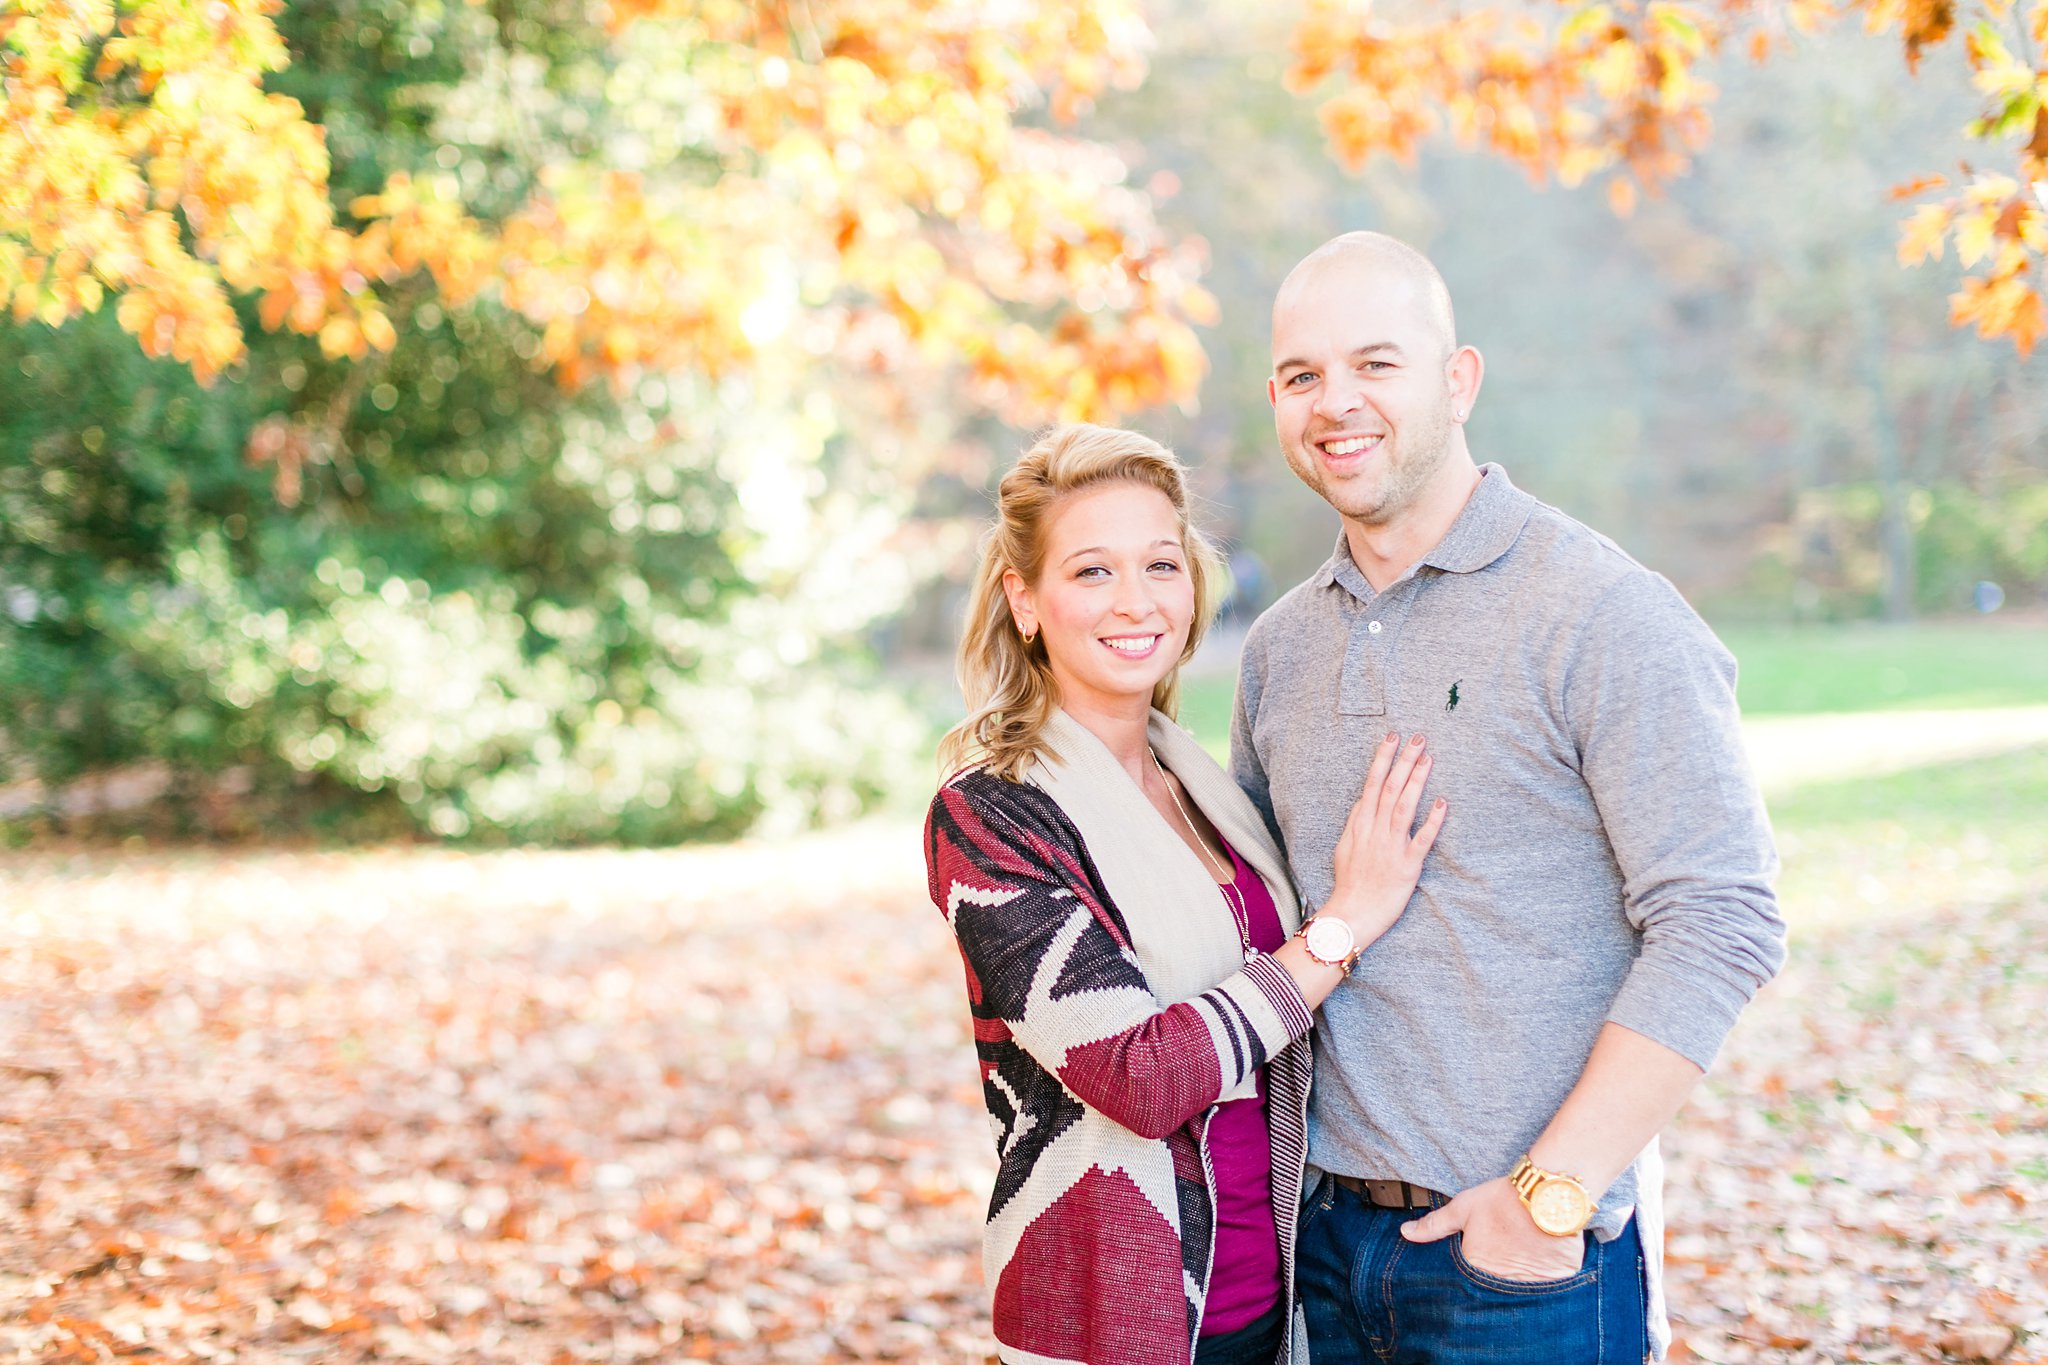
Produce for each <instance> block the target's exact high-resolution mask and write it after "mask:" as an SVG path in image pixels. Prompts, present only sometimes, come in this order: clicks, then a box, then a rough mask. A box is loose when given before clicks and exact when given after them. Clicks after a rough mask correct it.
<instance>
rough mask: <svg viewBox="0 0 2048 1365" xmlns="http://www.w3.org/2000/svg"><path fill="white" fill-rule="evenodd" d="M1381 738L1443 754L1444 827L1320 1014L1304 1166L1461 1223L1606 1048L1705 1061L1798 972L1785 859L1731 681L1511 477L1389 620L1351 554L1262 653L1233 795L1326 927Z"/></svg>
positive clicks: (1605, 556)
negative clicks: (1610, 1044) (1746, 1008)
mask: <svg viewBox="0 0 2048 1365" xmlns="http://www.w3.org/2000/svg"><path fill="white" fill-rule="evenodd" d="M1389 730H1397V731H1399V732H1401V733H1402V734H1404V735H1410V734H1414V733H1416V732H1417V731H1420V732H1421V733H1423V734H1425V735H1427V736H1428V738H1429V747H1430V752H1431V753H1432V754H1434V755H1435V757H1436V762H1435V770H1434V772H1433V773H1432V775H1431V777H1430V790H1429V792H1428V794H1427V796H1426V797H1425V799H1427V797H1433V796H1442V797H1445V798H1447V799H1448V800H1449V801H1450V812H1449V816H1448V818H1447V820H1446V822H1445V824H1444V829H1443V833H1442V835H1441V837H1440V838H1439V839H1438V841H1437V844H1436V847H1435V849H1434V851H1433V852H1432V853H1431V855H1430V857H1429V859H1428V860H1427V861H1426V862H1425V864H1424V866H1423V871H1422V880H1421V884H1420V885H1419V886H1418V887H1417V888H1416V893H1415V896H1414V898H1413V899H1412V900H1410V902H1409V904H1408V909H1407V911H1406V913H1405V914H1403V916H1402V917H1401V919H1400V920H1399V921H1398V922H1397V923H1396V924H1395V925H1394V927H1393V928H1392V929H1391V930H1389V931H1388V933H1387V934H1386V935H1385V936H1384V937H1383V938H1381V939H1380V940H1379V942H1377V943H1375V944H1374V945H1373V946H1372V947H1371V948H1369V949H1367V950H1366V953H1365V955H1364V956H1363V957H1362V958H1360V959H1359V962H1358V965H1357V967H1356V968H1355V969H1354V970H1353V971H1352V973H1351V976H1350V978H1349V979H1348V980H1346V981H1345V982H1344V983H1343V984H1341V985H1340V986H1339V987H1338V988H1337V990H1336V992H1335V993H1334V994H1332V995H1331V996H1330V998H1329V1000H1328V1001H1327V1002H1326V1003H1325V1004H1324V1005H1323V1011H1322V1018H1321V1020H1320V1022H1319V1023H1318V1026H1317V1028H1316V1032H1315V1053H1316V1075H1315V1094H1314V1100H1313V1102H1312V1105H1311V1109H1310V1116H1309V1144H1310V1146H1309V1160H1310V1163H1311V1164H1312V1165H1314V1166H1316V1167H1319V1168H1321V1169H1323V1170H1328V1171H1334V1172H1338V1173H1341V1174H1346V1175H1353V1176H1363V1177H1393V1178H1398V1179H1402V1180H1409V1181H1413V1182H1415V1183H1416V1184H1420V1185H1427V1186H1430V1187H1432V1188H1434V1189H1439V1190H1443V1191H1446V1192H1449V1193H1455V1192H1457V1191H1459V1190H1463V1189H1466V1188H1468V1187H1470V1186H1473V1185H1476V1184H1479V1183H1481V1182H1482V1181H1486V1180H1490V1179H1492V1178H1494V1177H1495V1176H1500V1175H1505V1174H1506V1173H1507V1171H1508V1168H1509V1167H1510V1166H1511V1165H1512V1164H1513V1162H1514V1160H1515V1158H1516V1157H1517V1156H1519V1155H1520V1154H1521V1153H1523V1152H1525V1151H1527V1150H1528V1148H1529V1146H1530V1144H1531V1143H1532V1142H1533V1141H1534V1140H1535V1139H1536V1137H1537V1136H1538V1135H1539V1134H1540V1133H1541V1132H1542V1131H1543V1129H1544V1127H1545V1125H1546V1124H1548V1123H1549V1121H1550V1119H1551V1116H1552V1115H1553V1114H1554V1113H1555V1112H1556V1110H1557V1108H1558V1106H1559V1105H1560V1104H1561V1103H1562V1102H1563V1100H1564V1097H1565V1095H1566V1093H1567V1092H1568V1091H1569V1090H1570V1089H1571V1088H1572V1086H1573V1084H1574V1083H1576V1082H1577V1080H1578V1078H1579V1074H1580V1072H1581V1071H1582V1070H1583V1068H1584V1066H1585V1062H1586V1058H1587V1055H1588V1053H1589V1052H1590V1051H1591V1049H1592V1046H1593V1041H1594V1038H1595V1036H1596V1035H1597V1034H1598V1032H1599V1030H1600V1027H1601V1025H1602V1023H1603V1022H1605V1021H1607V1020H1613V1021H1614V1022H1615V1023H1618V1024H1621V1025H1624V1026H1625V1027H1627V1028H1629V1029H1632V1030H1634V1031H1635V1032H1637V1033H1640V1034H1642V1035H1644V1036H1645V1037H1648V1038H1651V1039H1653V1040H1655V1041H1656V1042H1659V1043H1662V1044H1664V1045H1665V1046H1666V1047H1669V1048H1671V1049H1673V1050H1674V1051H1677V1052H1679V1053H1682V1054H1684V1055H1685V1056H1686V1057H1688V1058H1690V1059H1692V1060H1693V1061H1694V1062H1697V1063H1698V1064H1699V1065H1700V1066H1701V1067H1705V1066H1707V1065H1708V1064H1709V1063H1711V1062H1712V1061H1713V1059H1714V1054H1715V1052H1716V1050H1717V1049H1718V1048H1719V1047H1720V1044H1721V1039H1722V1037H1723V1036H1724V1035H1725V1034H1726V1033H1727V1031H1728V1029H1729V1027H1730V1025H1732V1024H1733V1023H1734V1021H1735V1016H1736V1014H1737V1013H1738V1012H1739V1011H1740V1010H1741V1008H1742V1006H1743V1005H1744V1003H1745V1002H1747V1001H1748V999H1749V998H1750V996H1751V995H1752V994H1753V993H1754V992H1755V991H1756V989H1757V987H1758V986H1760V985H1762V984H1763V983H1764V982H1765V981H1766V980H1768V979H1769V978H1770V977H1771V975H1772V973H1774V972H1775V971H1776V970H1777V968H1778V965H1779V963H1780V962H1781V961H1782V960H1783V955H1784V946H1783V945H1784V924H1783V921H1782V920H1781V919H1780V918H1779V915H1778V909H1777V904H1776V901H1775V899H1774V897H1773V895H1772V891H1771V881H1772V878H1773V877H1774V875H1775V873H1776V870H1777V858H1776V854H1775V852H1774V850H1773V847H1772V842H1771V832H1770V826H1769V824H1768V822H1767V820H1766V818H1765V815H1764V808H1763V802H1762V800H1761V798H1760V797H1759V795H1758V793H1757V788H1756V783H1755V781H1754V780H1753V779H1752V778H1751V776H1750V772H1749V766H1748V761H1747V758H1746V757H1745V755H1744V752H1743V747H1742V738H1741V733H1740V730H1739V728H1738V725H1737V716H1736V707H1735V661H1734V659H1733V658H1732V657H1731V656H1730V655H1729V653H1728V651H1727V650H1726V649H1724V648H1723V647H1722V645H1721V643H1720V641H1718V640H1716V639H1715V638H1714V635H1713V632H1712V631H1710V630H1709V629H1708V628H1707V626H1706V624H1705V623H1704V622H1702V621H1701V620H1700V618H1699V617H1698V616H1697V615H1695V614H1694V612H1693V611H1692V609H1691V608H1690V607H1688V606H1687V605H1686V603H1685V600H1684V599H1683V598H1681V597H1680V596H1679V595H1678V593H1677V591H1676V590H1675V589H1674V588H1672V586H1671V584H1670V583H1668V582H1667V581H1666V580H1665V579H1664V578H1662V577H1661V576H1659V575H1657V574H1654V573H1652V572H1650V571H1649V570H1647V569H1645V568H1644V567H1643V566H1642V565H1640V564H1638V563H1636V562H1635V561H1634V560H1633V559H1630V558H1629V557H1628V556H1627V555H1626V554H1624V553H1623V552H1622V551H1621V550H1620V549H1619V548H1618V547H1617V546H1616V545H1615V544H1614V542H1612V541H1610V540H1608V539H1607V538H1606V537H1605V536H1602V535H1599V534H1597V533H1596V532H1594V531H1591V530H1589V529H1588V528H1586V527H1585V526H1582V525H1580V524H1579V523H1578V522H1576V521H1573V520H1572V519H1571V518H1570V517H1567V516H1565V515H1564V514H1563V513H1562V512H1559V511H1558V510H1557V509H1555V508H1553V507H1548V506H1546V505H1544V504H1543V503H1540V502H1538V501H1537V500H1536V499H1535V498H1533V497H1531V496H1529V495H1528V494H1527V493H1524V492H1522V491H1520V490H1519V489H1517V488H1516V487H1515V486H1514V485H1513V484H1512V483H1510V482H1509V481H1508V476H1507V473H1506V471H1504V470H1503V469H1501V467H1500V466H1499V465H1487V466H1485V468H1484V472H1483V477H1482V478H1481V480H1480V482H1479V486H1478V488H1477V490H1476V491H1475V492H1474V493H1473V495H1472V497H1471V500H1470V501H1469V502H1468V503H1467V504H1466V506H1465V509H1464V511H1463V513H1462V514H1461V515H1460V516H1459V518H1458V520H1457V522H1456V523H1455V524H1454V525H1453V526H1452V527H1451V529H1450V531H1449V533H1448V534H1446V535H1445V536H1444V538H1443V540H1442V541H1441V542H1440V543H1439V544H1438V545H1437V547H1436V548H1435V549H1434V550H1432V551H1430V552H1429V553H1428V554H1427V555H1425V556H1424V557H1423V559H1422V560H1421V562H1420V563H1419V564H1417V565H1416V566H1414V567H1413V568H1412V569H1410V570H1409V571H1408V572H1407V573H1406V574H1405V575H1403V576H1402V577H1401V579H1400V580H1399V581H1397V582H1395V583H1393V584H1390V585H1389V586H1388V587H1387V589H1386V590H1385V591H1384V592H1377V593H1376V592H1374V591H1373V589H1372V587H1371V585H1370V584H1368V583H1367V582H1366V581H1365V577H1364V575H1363V574H1361V573H1360V572H1359V570H1358V568H1357V566H1356V565H1355V564H1354V563H1353V562H1352V560H1351V556H1350V553H1349V551H1348V549H1347V548H1346V545H1345V541H1344V538H1343V537H1342V535H1339V537H1338V540H1337V552H1336V554H1335V555H1333V556H1332V557H1331V558H1330V561H1329V562H1328V563H1327V564H1325V565H1324V566H1323V568H1322V569H1321V570H1320V571H1318V572H1317V573H1316V574H1315V575H1314V576H1313V577H1312V578H1310V579H1309V580H1308V581H1307V582H1306V583H1303V584H1301V585H1300V586H1299V587H1297V588H1295V589H1294V590H1293V591H1292V592H1290V593H1288V594H1287V595H1286V596H1285V597H1283V598H1282V599H1281V600H1280V601H1279V602H1278V603H1277V604H1275V605H1274V606H1273V608H1272V609H1271V610H1269V611H1267V612H1266V613H1265V615H1263V616H1262V617H1260V618H1259V621H1258V623H1257V624H1256V625H1254V626H1253V627H1252V631H1251V634H1250V636H1249V638H1248V639H1247V641H1246V643H1245V649H1244V662H1243V673H1242V676H1241V678H1240V681H1239V686H1238V694H1237V712H1236V716H1235V719H1234V722H1233V725H1232V728H1231V744H1230V747H1231V759H1232V766H1233V769H1234V771H1235V775H1236V777H1237V780H1238V782H1239V784H1240V785H1241V786H1243V787H1244V789H1245V791H1246V792H1247V793H1249V794H1250V796H1251V798H1252V800H1253V802H1254V803H1255V804H1256V805H1257V806H1258V807H1259V808H1260V810H1261V811H1263V812H1264V814H1265V816H1266V818H1267V820H1268V822H1269V823H1270V824H1271V825H1272V827H1273V831H1274V833H1275V835H1276V836H1277V837H1278V838H1279V839H1280V841H1281V842H1282V844H1283V845H1284V846H1285V848H1286V851H1287V856H1288V859H1289V861H1290V862H1291V863H1292V865H1293V868H1294V873H1295V876H1296V878H1297V879H1298V881H1299V883H1300V888H1301V892H1302V899H1303V901H1304V902H1305V903H1307V904H1309V905H1318V904H1321V903H1322V902H1323V901H1324V900H1326V899H1328V897H1329V895H1330V889H1331V860H1332V855H1333V853H1334V851H1335V848H1336V842H1337V836H1338V834H1339V832H1340V831H1341V830H1342V828H1343V825H1344V818H1345V815H1346V814H1347V812H1348V811H1349V810H1350V808H1351V804H1352V802H1353V800H1354V799H1355V798H1356V797H1357V795H1358V792H1359V790H1360V788H1361V787H1362V785H1363V783H1364V777H1365V770H1366V767H1367V765H1368V763H1369V761H1370V760H1371V757H1372V752H1373V747H1374V745H1376V744H1377V743H1378V742H1379V740H1380V738H1381V737H1382V736H1383V735H1385V734H1386V733H1387V732H1388V731H1389ZM1646 1155H1647V1156H1648V1157H1649V1159H1651V1160H1654V1144H1653V1150H1652V1152H1651V1153H1648V1154H1646ZM1642 1164H1643V1163H1642V1162H1641V1161H1639V1162H1638V1166H1641V1165H1642ZM1639 1190H1640V1192H1641V1193H1644V1194H1646V1195H1647V1196H1648V1197H1649V1199H1650V1200H1651V1201H1654V1200H1655V1198H1656V1188H1655V1180H1654V1179H1650V1180H1643V1181H1639V1179H1638V1169H1637V1168H1636V1167H1632V1168H1631V1169H1630V1170H1629V1171H1628V1172H1627V1173H1625V1174H1624V1175H1623V1176H1622V1177H1621V1178H1620V1179H1619V1180H1617V1181H1616V1182H1615V1184H1614V1185H1613V1187H1612V1188H1611V1189H1609V1190H1608V1191H1607V1192H1606V1194H1605V1196H1604V1197H1603V1198H1602V1200H1601V1206H1600V1213H1599V1215H1598V1216H1597V1218H1596V1220H1595V1223H1594V1230H1595V1231H1596V1232H1597V1233H1599V1234H1600V1235H1602V1236H1612V1235H1614V1234H1615V1233H1616V1232H1618V1231H1619V1230H1620V1229H1621V1227H1622V1225H1623V1224H1624V1223H1625V1222H1626V1221H1627V1218H1628V1214H1629V1211H1630V1209H1631V1208H1632V1207H1633V1206H1634V1205H1635V1204H1636V1203H1637V1200H1638V1195H1639ZM1654 1212H1655V1210H1654V1209H1653V1208H1646V1209H1645V1213H1646V1214H1653V1213H1654ZM1648 1221H1650V1220H1649V1219H1647V1218H1646V1222H1648ZM1649 1232H1650V1229H1649V1228H1648V1227H1646V1228H1645V1233H1646V1236H1645V1241H1646V1242H1647V1241H1648V1240H1649V1236H1648V1234H1649ZM1660 1316H1661V1315H1660Z"/></svg>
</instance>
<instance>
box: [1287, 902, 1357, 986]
mask: <svg viewBox="0 0 2048 1365" xmlns="http://www.w3.org/2000/svg"><path fill="white" fill-rule="evenodd" d="M1295 936H1296V937H1297V938H1299V939H1300V940H1301V946H1302V947H1303V948H1306V949H1307V950H1308V955H1309V956H1310V957H1312V958H1314V959H1315V960H1316V961H1318V962H1320V963H1322V964H1323V965H1324V966H1325V967H1336V968H1338V969H1340V970H1342V971H1345V972H1349V971H1350V970H1351V964H1352V963H1354V962H1356V961H1358V955H1359V953H1360V952H1362V951H1364V950H1363V949H1361V948H1360V947H1359V946H1358V936H1357V935H1356V934H1354V933H1352V932H1351V926H1350V925H1348V924H1346V923H1345V922H1344V921H1343V920H1341V919H1338V918H1337V917H1336V916H1335V915H1317V916H1316V917H1315V918H1313V919H1311V920H1310V921H1309V922H1308V923H1306V924H1304V925H1302V926H1301V929H1300V931H1299V932H1298V933H1297V934H1296V935H1295Z"/></svg>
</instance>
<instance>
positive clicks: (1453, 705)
mask: <svg viewBox="0 0 2048 1365" xmlns="http://www.w3.org/2000/svg"><path fill="white" fill-rule="evenodd" d="M1464 681H1465V680H1464V679H1463V678H1460V679H1458V681H1457V682H1454V683H1452V684H1451V696H1450V700H1448V701H1446V702H1445V703H1444V710H1446V711H1455V710H1457V709H1458V688H1459V687H1460V686H1461V685H1462V684H1463V683H1464Z"/></svg>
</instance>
